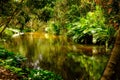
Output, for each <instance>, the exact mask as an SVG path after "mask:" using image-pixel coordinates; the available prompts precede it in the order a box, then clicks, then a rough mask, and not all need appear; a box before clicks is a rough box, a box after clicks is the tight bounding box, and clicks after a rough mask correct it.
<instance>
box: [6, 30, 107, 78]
mask: <svg viewBox="0 0 120 80" xmlns="http://www.w3.org/2000/svg"><path fill="white" fill-rule="evenodd" d="M5 46H6V48H8V49H9V50H11V51H14V52H19V53H21V54H22V55H24V56H26V57H27V58H28V62H27V64H28V65H31V66H33V67H34V68H36V69H47V70H50V71H53V72H55V73H57V74H60V75H62V76H63V78H64V80H99V78H100V76H101V74H102V72H103V70H104V67H105V65H106V62H107V60H108V56H107V55H106V54H107V52H106V50H105V48H104V47H103V46H88V45H80V44H72V43H70V42H69V41H67V39H66V38H65V37H63V36H54V35H51V34H46V33H38V32H34V33H25V34H23V35H21V36H16V37H14V38H12V39H11V41H9V42H7V43H6V44H5Z"/></svg>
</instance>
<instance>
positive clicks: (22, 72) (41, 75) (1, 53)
mask: <svg viewBox="0 0 120 80" xmlns="http://www.w3.org/2000/svg"><path fill="white" fill-rule="evenodd" d="M26 60H27V58H25V57H23V56H21V55H19V54H15V53H13V52H9V51H7V50H6V49H4V48H0V66H3V67H4V68H6V69H8V70H10V71H12V72H13V74H16V79H19V80H20V79H21V80H23V79H24V80H31V79H32V80H33V79H34V80H38V79H42V80H48V79H51V80H56V79H57V80H62V77H60V76H59V75H56V74H55V73H53V72H50V71H47V70H42V69H40V70H36V69H33V68H32V67H31V68H30V66H27V65H26ZM11 76H12V75H11ZM8 78H9V79H10V76H8ZM8 78H7V79H8ZM0 79H6V77H5V78H4V76H2V74H1V75H0ZM11 79H12V78H11Z"/></svg>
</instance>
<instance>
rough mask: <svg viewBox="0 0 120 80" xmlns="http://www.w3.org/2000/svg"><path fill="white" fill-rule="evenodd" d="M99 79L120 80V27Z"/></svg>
mask: <svg viewBox="0 0 120 80" xmlns="http://www.w3.org/2000/svg"><path fill="white" fill-rule="evenodd" d="M100 80H120V29H119V30H118V33H117V36H116V41H115V44H114V48H113V50H112V53H111V56H110V59H109V61H108V64H107V66H106V68H105V70H104V73H103V76H102V77H101V79H100Z"/></svg>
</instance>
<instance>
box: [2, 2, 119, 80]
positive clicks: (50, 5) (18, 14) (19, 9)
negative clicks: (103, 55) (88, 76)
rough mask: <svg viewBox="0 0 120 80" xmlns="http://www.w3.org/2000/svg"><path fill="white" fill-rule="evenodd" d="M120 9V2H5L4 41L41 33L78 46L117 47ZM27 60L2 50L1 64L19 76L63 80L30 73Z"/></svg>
mask: <svg viewBox="0 0 120 80" xmlns="http://www.w3.org/2000/svg"><path fill="white" fill-rule="evenodd" d="M119 9H120V1H119V0H1V1H0V41H6V40H10V38H11V37H12V36H13V35H14V34H19V33H25V32H35V31H38V32H46V33H50V34H53V35H63V36H65V37H67V38H68V40H69V41H72V42H74V43H78V44H92V45H93V44H95V45H105V46H106V48H113V44H114V42H115V37H116V34H117V33H118V29H119V24H120V16H119V15H120V10H119ZM23 61H26V58H24V57H22V56H21V55H15V54H14V53H11V52H8V51H6V50H5V49H4V48H0V62H1V63H0V65H1V66H4V67H5V68H7V69H10V70H12V72H13V73H17V74H18V75H17V76H20V77H21V78H23V77H25V78H34V79H37V78H45V79H47V78H48V77H49V76H51V78H52V79H55V78H58V79H61V77H59V76H56V75H55V74H54V73H52V72H49V71H46V70H45V71H44V70H38V71H37V70H33V69H30V70H29V69H28V68H27V67H25V65H24V63H22V62H23ZM23 70H24V71H23ZM39 72H40V73H41V74H39ZM27 73H30V74H29V75H26V74H27ZM33 73H36V74H35V76H33ZM23 74H24V75H25V76H22V75H23ZM37 75H38V76H39V77H38V76H37ZM40 75H42V76H40ZM44 75H45V76H44ZM53 76H54V77H53Z"/></svg>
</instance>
